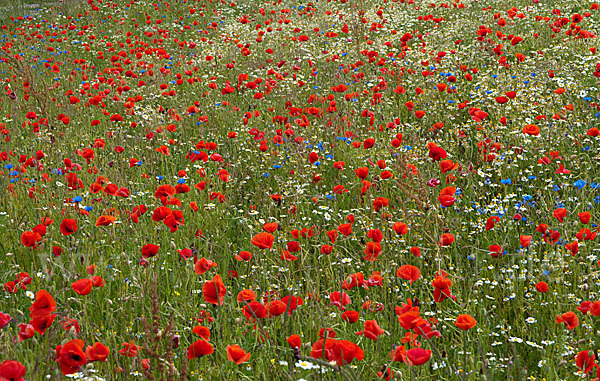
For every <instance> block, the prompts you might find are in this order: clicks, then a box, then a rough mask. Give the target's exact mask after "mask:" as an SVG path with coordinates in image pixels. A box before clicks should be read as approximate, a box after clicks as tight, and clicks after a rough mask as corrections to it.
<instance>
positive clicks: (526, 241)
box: [519, 235, 532, 247]
mask: <svg viewBox="0 0 600 381" xmlns="http://www.w3.org/2000/svg"><path fill="white" fill-rule="evenodd" d="M531 238H532V237H531V236H530V235H522V236H520V237H519V242H520V243H521V246H523V247H527V246H529V244H530V243H531Z"/></svg>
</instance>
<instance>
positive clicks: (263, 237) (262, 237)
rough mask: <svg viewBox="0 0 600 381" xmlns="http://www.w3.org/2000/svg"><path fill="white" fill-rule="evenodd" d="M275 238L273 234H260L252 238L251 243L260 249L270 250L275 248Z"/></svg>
mask: <svg viewBox="0 0 600 381" xmlns="http://www.w3.org/2000/svg"><path fill="white" fill-rule="evenodd" d="M274 240H275V237H274V236H273V234H271V233H264V232H263V233H258V234H257V235H255V236H254V237H253V238H252V241H251V243H252V244H253V245H254V246H256V247H258V248H259V249H270V248H271V247H273V241H274Z"/></svg>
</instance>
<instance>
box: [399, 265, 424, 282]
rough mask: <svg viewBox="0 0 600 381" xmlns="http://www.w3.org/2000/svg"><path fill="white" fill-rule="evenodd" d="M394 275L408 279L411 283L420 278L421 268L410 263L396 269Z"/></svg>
mask: <svg viewBox="0 0 600 381" xmlns="http://www.w3.org/2000/svg"><path fill="white" fill-rule="evenodd" d="M396 276H397V277H399V278H402V279H406V280H410V284H412V283H413V282H414V281H416V280H417V279H419V278H421V270H419V268H418V267H416V266H412V265H403V266H400V267H399V268H398V270H397V271H396Z"/></svg>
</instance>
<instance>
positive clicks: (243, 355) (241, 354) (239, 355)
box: [226, 345, 250, 365]
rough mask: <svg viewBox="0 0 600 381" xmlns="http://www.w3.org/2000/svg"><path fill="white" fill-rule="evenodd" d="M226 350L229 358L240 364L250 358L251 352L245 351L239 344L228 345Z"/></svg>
mask: <svg viewBox="0 0 600 381" xmlns="http://www.w3.org/2000/svg"><path fill="white" fill-rule="evenodd" d="M226 350H227V360H229V361H233V362H234V363H236V364H238V365H239V364H241V363H244V362H246V361H248V360H250V353H247V352H246V351H244V350H243V349H242V348H240V346H239V345H228V346H227V348H226Z"/></svg>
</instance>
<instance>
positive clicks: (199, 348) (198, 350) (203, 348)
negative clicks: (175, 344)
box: [187, 339, 215, 360]
mask: <svg viewBox="0 0 600 381" xmlns="http://www.w3.org/2000/svg"><path fill="white" fill-rule="evenodd" d="M214 351H215V348H214V347H213V346H212V344H211V343H209V342H208V341H206V340H204V339H198V340H196V341H194V342H193V343H192V344H191V345H190V346H189V347H188V351H187V358H188V359H190V360H192V359H195V358H198V357H202V356H206V355H210V354H212V353H214Z"/></svg>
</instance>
